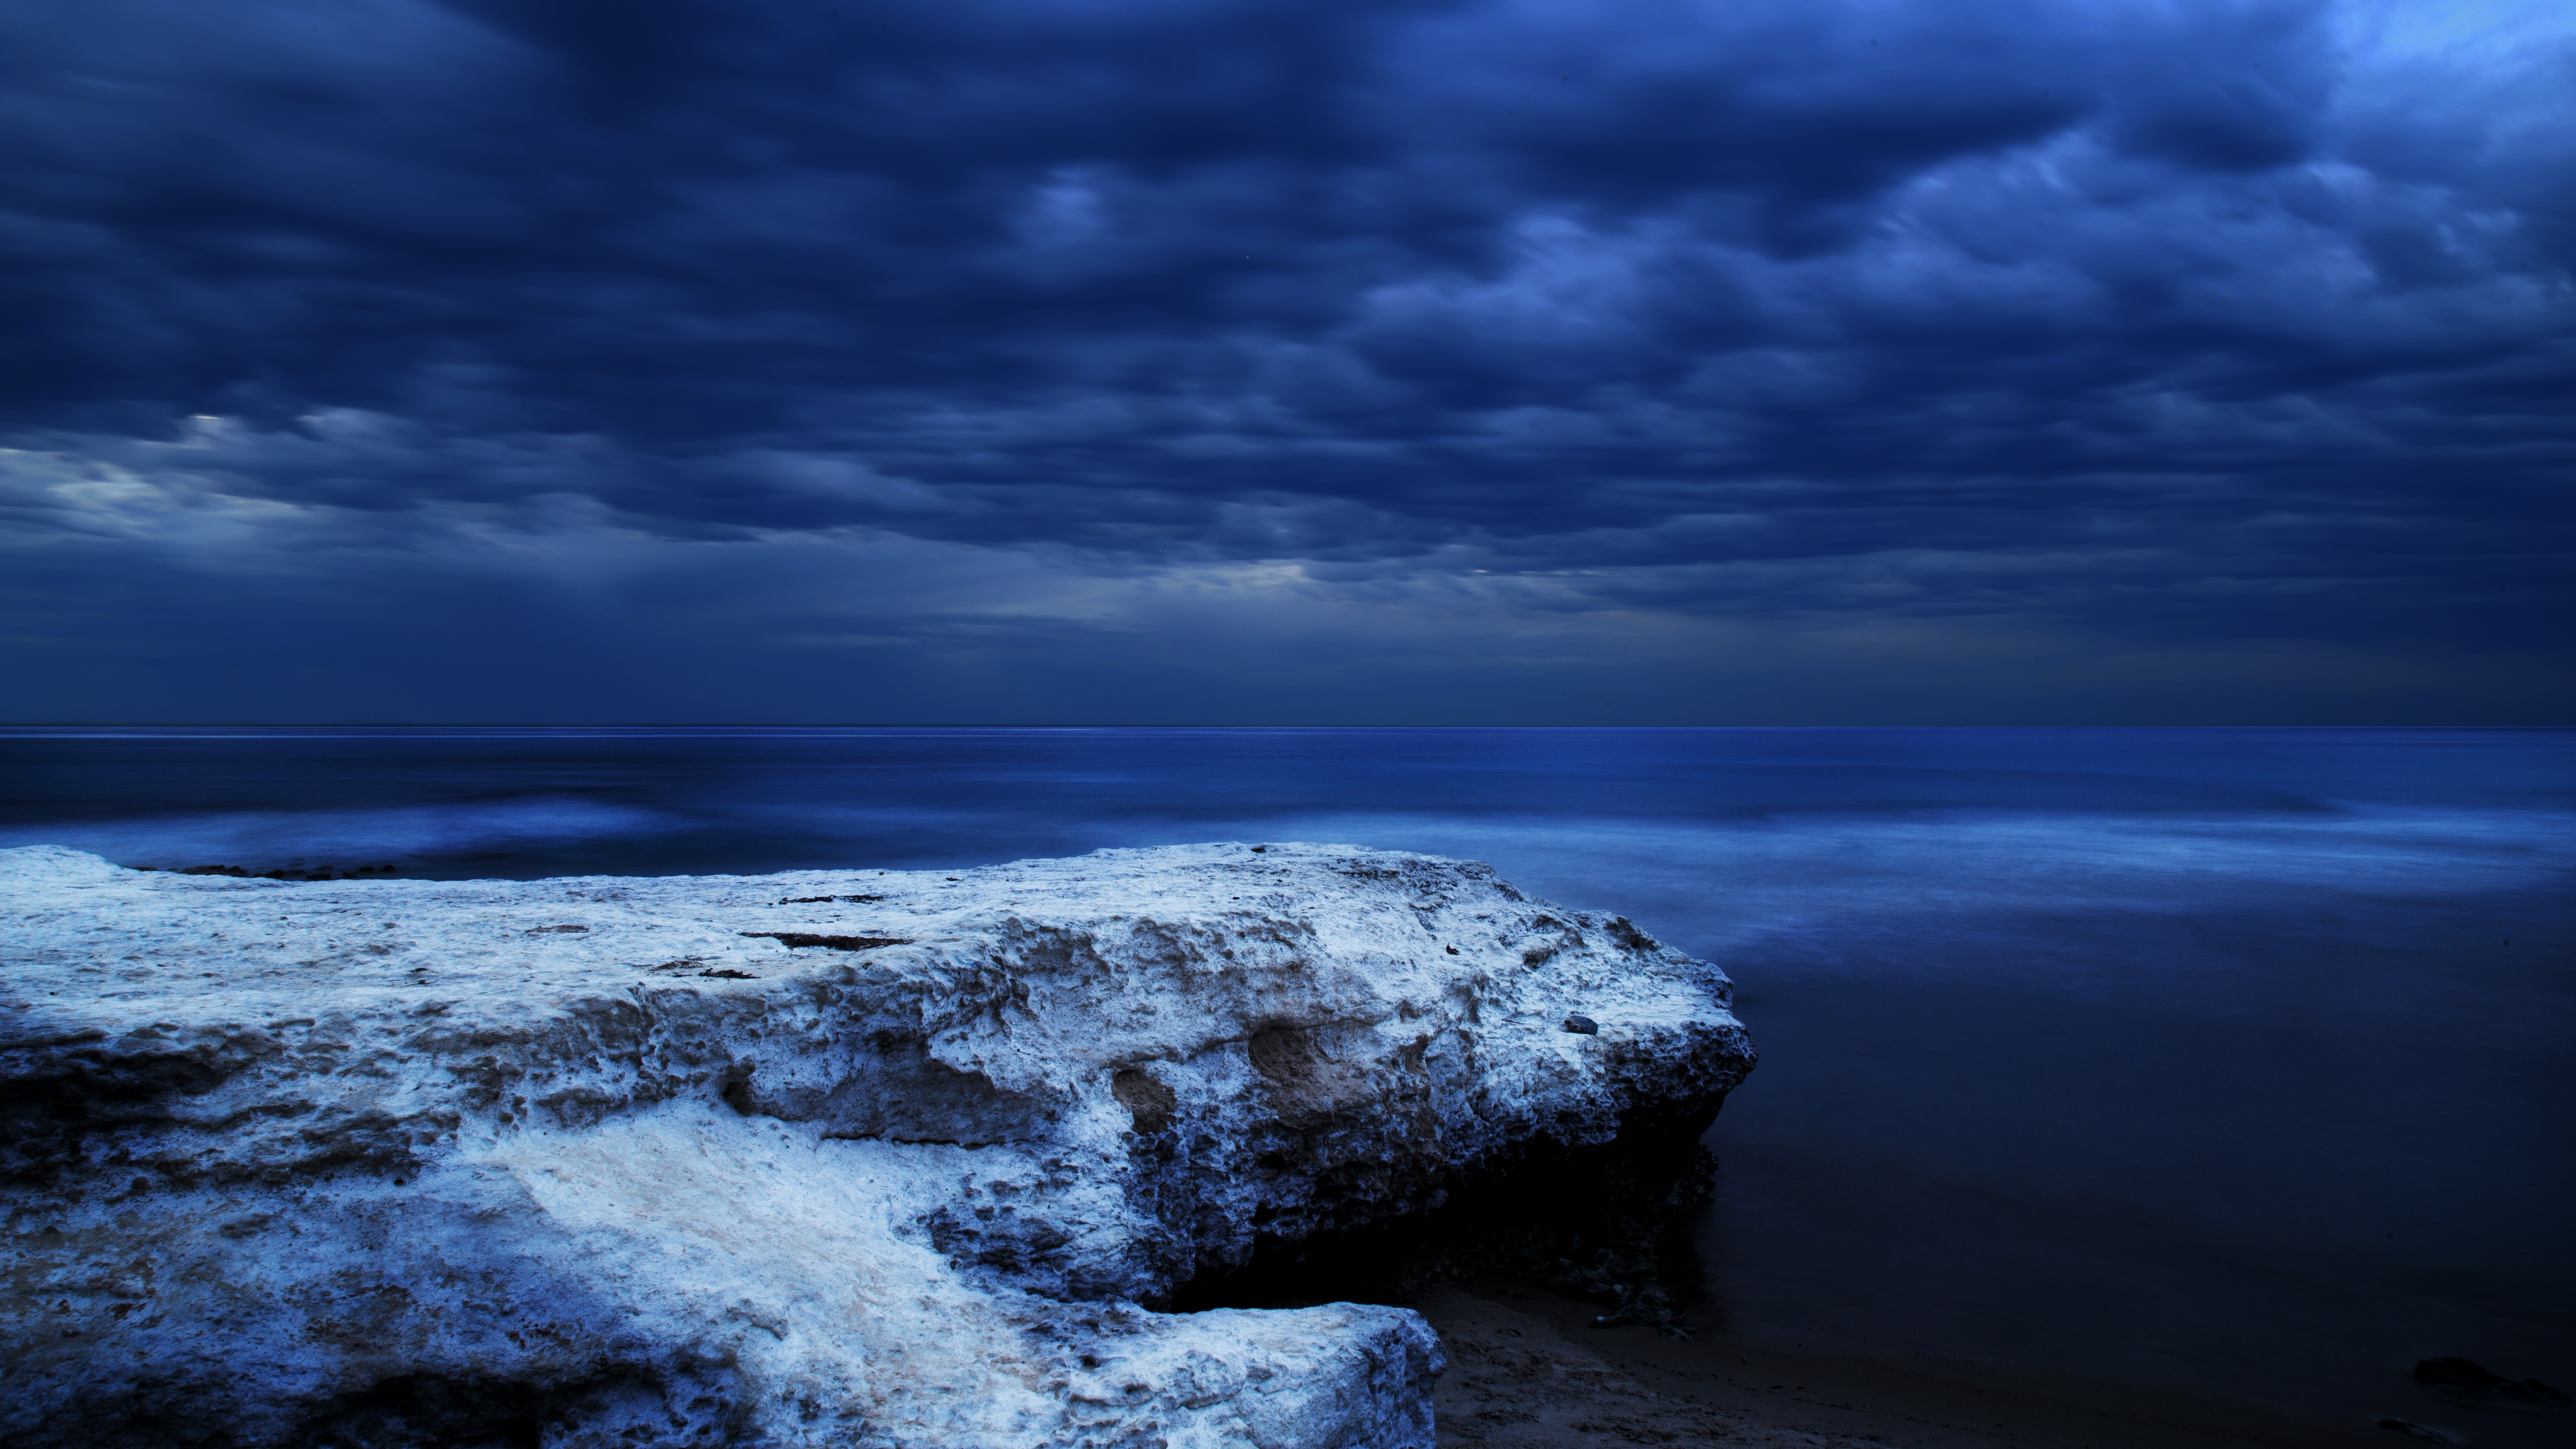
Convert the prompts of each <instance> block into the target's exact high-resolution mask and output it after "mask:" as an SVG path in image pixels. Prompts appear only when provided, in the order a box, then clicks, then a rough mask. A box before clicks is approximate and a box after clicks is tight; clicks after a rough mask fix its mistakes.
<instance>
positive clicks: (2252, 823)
mask: <svg viewBox="0 0 2576 1449" xmlns="http://www.w3.org/2000/svg"><path fill="white" fill-rule="evenodd" d="M1217 839H1244V840H1291V839H1297V840H1324V841H1346V842H1351V843H1356V844H1365V845H1372V846H1379V847H1388V848H1398V849H1413V850H1424V851H1431V852H1436V853H1439V854H1444V855H1455V856H1466V857H1471V858H1477V859H1483V860H1488V861H1491V862H1493V863H1494V864H1495V865H1496V866H1497V867H1498V868H1499V869H1500V870H1501V871H1502V873H1503V874H1504V876H1505V877H1506V878H1508V879H1510V880H1512V881H1514V882H1515V883H1516V884H1518V885H1520V886H1521V887H1522V888H1523V889H1525V890H1528V891H1530V892H1532V893H1534V894H1538V895H1543V896H1547V897H1551V898H1553V899H1557V900H1560V901H1563V902H1565V903H1567V904H1570V905H1576V906H1580V907H1585V908H1594V909H1610V910H1617V911H1620V912H1623V913H1625V914H1628V915H1630V916H1632V917H1634V918H1636V919H1637V920H1638V921H1639V922H1640V923H1641V924H1643V925H1645V926H1646V927H1647V928H1648V929H1650V930H1652V931H1653V932H1655V933H1656V934H1657V935H1659V936H1661V937H1663V938H1665V939H1668V940H1670V941H1672V942H1673V943H1675V944H1677V945H1679V946H1681V947H1683V948H1684V949H1687V950H1689V951H1692V952H1693V953H1694V954H1697V955H1702V956H1706V957H1708V958H1710V959H1713V960H1715V961H1717V962H1719V963H1720V964H1722V965H1723V966H1725V967H1726V969H1727V970H1728V971H1729V972H1730V973H1731V974H1733V975H1734V976H1735V978H1736V979H1737V981H1738V982H1739V984H1740V988H1741V997H1740V1007H1741V1011H1742V1014H1743V1015H1744V1017H1745V1019H1746V1021H1747V1023H1748V1025H1749V1026H1750V1027H1751V1028H1752V1031H1753V1034H1754V1038H1755V1040H1756V1041H1757V1042H1758V1043H1759V1044H1760V1045H1761V1046H1762V1048H1763V1051H1764V1061H1763V1064H1762V1066H1761V1068H1760V1069H1759V1070H1758V1071H1757V1072H1756V1073H1755V1074H1754V1077H1753V1078H1752V1080H1751V1081H1750V1082H1749V1083H1748V1084H1747V1085H1746V1086H1745V1087H1744V1088H1743V1089H1742V1090H1741V1091H1739V1092H1738V1093H1737V1094H1736V1097H1735V1099H1734V1101H1732V1102H1731V1103H1730V1104H1729V1106H1728V1108H1727V1111H1726V1113H1725V1115H1724V1117H1723V1118H1722V1119H1721V1121H1720V1123H1719V1125H1718V1127H1717V1128H1716V1130H1715V1131H1714V1132H1713V1133H1712V1134H1711V1137H1710V1139H1709V1140H1710V1142H1711V1144H1712V1145H1713V1146H1714V1147H1716V1148H1717V1149H1718V1151H1719V1153H1720V1154H1721V1157H1722V1158H1723V1160H1724V1162H1725V1164H1726V1166H1725V1171H1724V1173H1723V1176H1722V1180H1721V1185H1720V1196H1719V1204H1718V1207H1717V1209H1716V1211H1715V1213H1714V1214H1713V1215H1712V1217H1711V1219H1710V1220H1709V1222H1708V1223H1707V1224H1706V1225H1705V1226H1704V1228H1703V1229H1702V1231H1701V1233H1700V1236H1699V1248H1700V1252H1701V1255H1702V1259H1703V1262H1704V1264H1705V1267H1706V1283H1705V1285H1704V1296H1703V1298H1702V1301H1701V1302H1700V1304H1699V1305H1698V1306H1697V1308H1696V1309H1695V1310H1694V1311H1695V1314H1696V1316H1697V1317H1698V1319H1699V1321H1700V1322H1701V1323H1702V1325H1703V1326H1704V1328H1706V1329H1707V1330H1708V1333H1707V1334H1706V1335H1705V1338H1706V1340H1707V1341H1710V1342H1736V1343H1743V1344H1746V1345H1760V1346H1763V1347H1766V1348H1768V1349H1772V1350H1776V1351H1778V1352H1782V1353H1801V1354H1809V1355H1832V1356H1842V1357H1846V1358H1903V1357H1906V1356H1920V1357H1924V1358H1930V1359H1939V1360H1953V1361H1972V1362H1987V1363H1994V1364H2001V1365H2014V1366H2019V1367H2022V1368H2026V1369H2030V1370H2038V1371H2048V1372H2054V1373H2061V1374H2068V1375H2080V1376H2083V1377H2086V1378H2089V1379H2101V1380H2114V1381H2120V1382H2127V1383H2134V1384H2141V1385H2148V1386H2153V1387H2156V1388H2160V1389H2169V1390H2175V1391H2182V1392H2189V1393H2198V1394H2211V1395H2223V1396H2226V1397H2229V1398H2234V1399H2239V1400H2244V1401H2248V1402H2251V1403H2257V1404H2263V1405H2267V1406H2270V1407H2273V1408H2277V1409H2282V1410H2287V1411H2291V1412H2295V1413H2299V1414H2303V1415H2310V1416H2314V1417H2315V1418H2316V1419H2318V1420H2319V1421H2321V1422H2331V1423H2343V1424H2355V1425H2360V1426H2367V1425H2368V1424H2369V1423H2370V1422H2371V1420H2373V1419H2375V1418H2377V1417H2379V1416H2381V1415H2400V1416H2403V1417H2406V1418H2410V1419H2416V1420H2421V1421H2424V1422H2428V1423H2434V1424H2439V1425H2443V1426H2445V1427H2449V1428H2453V1429H2457V1430H2460V1431H2462V1432H2464V1433H2466V1434H2468V1435H2469V1436H2470V1438H2471V1439H2472V1440H2473V1441H2474V1442H2486V1443H2503V1444H2524V1443H2528V1444H2543V1443H2567V1442H2570V1439H2571V1435H2570V1433H2569V1421H2567V1420H2565V1419H2558V1420H2539V1419H2527V1418H2519V1417H2511V1416H2506V1415H2501V1414H2496V1413H2492V1412H2488V1413H2478V1412H2471V1411H2465V1410H2460V1409H2456V1408H2454V1407H2451V1406H2449V1405H2445V1404H2443V1403H2441V1402H2440V1401H2437V1400H2433V1399H2430V1398H2429V1397H2427V1396H2425V1395H2424V1394H2422V1393H2421V1392H2420V1391H2418V1390H2416V1389H2415V1388H2414V1387H2413V1385H2412V1384H2411V1383H2409V1382H2408V1379H2407V1371H2408V1369H2409V1368H2410V1367H2411V1365H2412V1364H2413V1363H2414V1361H2415V1360H2417V1359H2419V1358H2429V1357H2438V1356H2445V1355H2454V1354H2457V1355H2464V1356H2467V1357H2470V1358H2474V1359H2477V1360H2478V1361H2480V1362H2481V1363H2484V1364H2486V1365H2487V1366H2488V1367H2490V1368H2492V1369H2495V1370H2498V1371H2500V1372H2503V1373H2506V1374H2508V1375H2510V1376H2512V1377H2515V1378H2522V1377H2537V1378H2540V1379H2544V1380H2548V1381H2550V1382H2553V1383H2555V1384H2557V1385H2559V1386H2560V1387H2561V1388H2576V1307H2571V1305H2576V1247H2571V1243H2570V1235H2569V1234H2568V1233H2567V1231H2566V1221H2567V1216H2568V1206H2567V1205H2568V1204H2569V1203H2570V1202H2571V1201H2576V1050H2571V1048H2570V1045H2569V1043H2570V1042H2571V1040H2576V904H2571V902H2576V892H2571V890H2570V889H2569V887H2570V884H2571V876H2576V732H2570V731H2545V730H2470V729H2452V730H2433V729H2426V730H2286V729H2263V730H2002V729H1997V730H1963V729H1943V730H1822V729H1820V730H1314V729H1301V730H1205V731H1199V730H935V729H885V730H877V729H853V730H823V729H781V730H746V729H705V730H647V729H489V730H477V729H312V728H299V729H273V730H253V729H167V728H131V729H35V728H20V729H11V730H5V731H0V845H20V844H36V843H53V844H63V845H71V846H76V847H79V848H82V849H87V850H94V851H97V852H98V853H100V854H102V855H105V856H107V857H108V858H109V859H112V860H116V861H120V862H122V863H125V864H129V865H149V866H157V867H163V868H184V867H188V866H196V865H204V864H225V865H236V866H241V867H245V868H248V869H252V870H268V869H279V868H289V867H293V868H302V869H316V868H338V869H347V868H350V867H355V866H360V865H374V864H378V863H390V864H392V865H394V866H395V867H396V868H397V869H398V871H399V872H400V873H401V874H405V875H413V876H436V877H444V878H460V877H474V876H506V877H519V878H528V877H536V876H546V875H563V874H590V873H603V874H674V873H690V874H712V873H751V872H763V871H771V870H781V869H789V868H804V867H833V866H861V865H868V866H878V867H889V868H892V867H929V866H952V867H953V866H966V865H978V864H988V863H994V862H999V861H1005V860H1011V859H1018V858H1024V857H1032V856H1052V855H1064V854H1073V853H1079V852H1083V851H1088V850H1092V849H1097V848H1100V847H1103V846H1125V845H1155V844H1166V843H1177V842H1186V841H1199V840H1217ZM2381 1437H2385V1438H2388V1439H2390V1440H2391V1441H2392V1442H2394V1441H2395V1436H2386V1435H2383V1436H2381Z"/></svg>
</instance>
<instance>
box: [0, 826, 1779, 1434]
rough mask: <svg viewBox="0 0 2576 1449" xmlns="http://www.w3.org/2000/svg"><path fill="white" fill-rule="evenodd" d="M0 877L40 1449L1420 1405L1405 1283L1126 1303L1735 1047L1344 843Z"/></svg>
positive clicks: (1531, 918) (1346, 1217)
mask: <svg viewBox="0 0 2576 1449" xmlns="http://www.w3.org/2000/svg"><path fill="white" fill-rule="evenodd" d="M0 892H5V899H0V909H5V910H6V912H7V914H8V919H9V921H10V928H9V944H8V946H7V947H6V948H5V952H6V971H5V977H0V993H5V995H0V1079H5V1088H6V1089H5V1093H0V1114H5V1115H6V1118H7V1121H6V1129H7V1130H6V1132H5V1134H0V1153H5V1156H0V1172H5V1186H0V1205H5V1208H6V1212H7V1231H8V1232H9V1233H10V1235H11V1244H10V1246H11V1258H12V1277H11V1283H10V1288H9V1291H8V1294H7V1296H6V1297H5V1299H0V1336H4V1337H5V1339H6V1345H7V1347H6V1352H7V1355H8V1361H9V1363H10V1366H11V1367H10V1380H11V1392H10V1394H9V1396H8V1402H7V1403H6V1404H5V1406H0V1438H5V1439H6V1440H7V1442H9V1443H12V1444H16V1445H27V1446H39V1445H75V1444H76V1445H80V1446H83V1449H100V1446H110V1445H120V1444H144V1443H151V1444H205V1445H217V1444H222V1445H238V1446H251V1445H270V1444H281V1445H282V1444H322V1443H331V1444H366V1445H370V1446H375V1445H432V1444H436V1445H448V1444H474V1443H514V1444H515V1443H527V1444H535V1443H539V1442H543V1443H546V1444H549V1445H567V1446H571V1445H584V1446H587V1445H601V1446H605V1445H609V1444H633V1443H639V1442H640V1443H652V1444H667V1445H715V1444H763V1445H791V1444H792V1445H826V1444H828V1445H853V1446H855V1445H926V1444H940V1445H972V1446H994V1449H1002V1446H1010V1449H1023V1446H1030V1445H1069V1446H1070V1445H1137V1446H1143V1445H1149V1444H1166V1445H1170V1446H1175V1449H1178V1446H1190V1445H1214V1444H1254V1445H1261V1446H1272V1449H1285V1446H1353V1449H1357V1446H1406V1445H1424V1446H1427V1445H1429V1444H1430V1443H1431V1441H1432V1431H1431V1422H1430V1413H1431V1411H1430V1387H1431V1383H1432V1380H1433V1379H1434V1378H1435V1377H1436V1376H1437V1374H1438V1373H1439V1371H1440V1367H1441V1357H1440V1350H1439V1347H1438V1344H1437V1342H1436V1340H1435V1339H1434V1337H1433V1336H1432V1334H1431V1333H1430V1331H1429V1330H1428V1328H1427V1327H1426V1326H1425V1325H1424V1324H1423V1323H1422V1321H1421V1319H1420V1318H1419V1317H1417V1316H1416V1315H1414V1314H1412V1313H1411V1312H1409V1311H1405V1310H1402V1309H1396V1308H1388V1307H1380V1306H1371V1305H1364V1304H1354V1303H1336V1304H1327V1305H1323V1306H1319V1307H1310V1308H1301V1309H1295V1310H1259V1311H1256V1310H1248V1309H1214V1310H1210V1311H1207V1312H1200V1313H1188V1314H1176V1313H1164V1312H1156V1311H1153V1310H1154V1309H1156V1308H1158V1307H1167V1306H1169V1305H1170V1304H1171V1302H1172V1301H1173V1297H1174V1294H1175V1292H1176V1290H1179V1289H1180V1288H1181V1287H1182V1286H1183V1285H1185V1284H1187V1283H1188V1282H1189V1281H1190V1280H1191V1279H1192V1278H1193V1277H1198V1276H1200V1275H1221V1274H1223V1273H1224V1272H1226V1271H1227V1270H1229V1269H1234V1268H1239V1267H1241V1266H1242V1265H1244V1264H1246V1263H1247V1262H1250V1261H1251V1260H1252V1259H1253V1258H1254V1256H1255V1254H1256V1251H1257V1250H1265V1249H1267V1248H1268V1247H1269V1246H1271V1245H1276V1244H1280V1243H1296V1242H1299V1241H1301V1240H1308V1239H1317V1238H1319V1237H1323V1236H1328V1235H1333V1234H1339V1233H1346V1232H1348V1231H1349V1230H1351V1229H1353V1228H1357V1227H1360V1226H1362V1225H1366V1224H1369V1223H1372V1222H1378V1221H1383V1220H1386V1219H1389V1218H1391V1217H1394V1216H1396V1215H1401V1214H1407V1213H1413V1212H1416V1211H1419V1210H1421V1209H1423V1208H1426V1207H1429V1206H1433V1205H1436V1204H1437V1203H1439V1202H1440V1201H1441V1200H1442V1198H1443V1196H1444V1194H1445V1192H1446V1191H1447V1189H1448V1188H1449V1187H1450V1186H1451V1185H1453V1184H1460V1183H1468V1182H1473V1181H1475V1180H1477V1176H1476V1174H1477V1172H1478V1170H1479V1169H1480V1168H1488V1167H1490V1166H1491V1165H1492V1164H1494V1163H1496V1162H1500V1161H1504V1160H1507V1159H1509V1158H1511V1157H1512V1156H1513V1155H1514V1154H1518V1153H1524V1152H1526V1151H1528V1150H1529V1149H1530V1148H1532V1147H1533V1146H1535V1145H1545V1144H1564V1145H1568V1146H1580V1145H1583V1144H1594V1143H1602V1142H1606V1141H1609V1140H1610V1139H1612V1138H1613V1137H1615V1136H1617V1135H1619V1134H1620V1133H1621V1132H1622V1131H1623V1129H1635V1128H1638V1127H1639V1126H1640V1125H1641V1124H1648V1125H1651V1126H1652V1127H1653V1128H1654V1129H1655V1130H1657V1131H1659V1132H1662V1133H1665V1134H1675V1133H1680V1134H1688V1133H1690V1132H1691V1131H1692V1130H1693V1125H1694V1124H1701V1125H1704V1124H1705V1122H1706V1120H1707V1119H1708V1117H1709V1116H1711V1115H1712V1114H1714V1112H1715V1111H1716V1109H1717V1106H1718V1104H1719V1102H1720V1101H1721V1100H1722V1099H1723V1097H1724V1095H1725V1093H1726V1092H1727V1090H1728V1089H1730V1088H1731V1087H1733V1086H1734V1085H1735V1084H1736V1083H1737V1082H1738V1081H1739V1080H1741V1079H1742V1077H1743V1075H1744V1073H1745V1071H1746V1070H1748V1069H1749V1067H1750V1066H1751V1064H1752V1051H1751V1048H1750V1046H1749V1045H1748V1044H1747V1042H1746V1041H1745V1038H1744V1034H1743V1031H1742V1028H1741V1027H1740V1026H1739V1025H1738V1024H1737V1023H1736V1021H1735V1019H1734V1018H1733V1017H1732V1016H1731V1015H1730V1014H1729V1013H1728V1011H1727V1010H1726V1003H1727V1000H1728V986H1727V983H1726V981H1725V978H1724V977H1723V976H1722V975H1721V974H1719V973H1718V972H1717V971H1716V970H1715V969H1714V968H1712V967H1710V966H1707V965H1705V964H1704V963H1701V962H1697V961H1694V960H1692V959H1690V958H1688V957H1686V956H1684V955H1682V954H1680V953H1679V952H1676V951H1673V950H1671V949H1669V948H1666V947H1664V946H1662V945H1660V944H1658V943H1656V942H1655V941H1654V940H1653V939H1652V938H1650V937H1648V936H1646V935H1644V934H1643V933H1642V932H1639V931H1638V930H1636V929H1635V928H1634V927H1633V926H1630V925H1629V924H1628V923H1627V922H1626V921H1624V920H1621V919H1619V918H1616V917H1596V916H1590V915H1585V914H1583V913H1580V912H1572V911H1566V910H1562V909H1559V908H1555V907H1549V906H1544V905H1542V904H1540V903H1537V902H1533V901H1530V900H1528V899H1526V898H1524V897H1523V896H1521V895H1520V894H1519V893H1518V892H1517V891H1515V890H1513V889H1512V888H1511V887H1510V886H1508V885H1506V884H1504V883H1502V882H1501V881H1498V880H1496V879H1495V878H1494V876H1493V874H1492V872H1491V871H1490V870H1489V869H1488V868H1486V867H1484V866H1480V865H1470V864H1460V863H1456V862H1450V861H1443V860H1438V859H1434V858H1430V857H1425V856H1416V855H1406V854H1398V853H1390V852H1369V851H1361V850H1356V849H1352V848H1348V847H1327V846H1306V845H1274V846H1269V847H1266V848H1262V847H1245V846H1240V845H1209V846H1191V847H1175V848H1169V849H1160V850H1134V851H1104V852H1101V853H1099V854H1096V855H1091V856H1086V857H1082V858H1079V859H1073V860H1060V861H1029V862H1021V863H1019V864H1014V865H1007V866H997V867H993V868H991V869H986V870H977V871H971V872H961V873H960V874H959V875H958V876H955V877H949V876H942V875H930V874H903V873H888V872H879V871H861V872H850V871H802V872H794V873H789V874H784V875H776V876H763V877H730V876H719V877H695V878H690V877H676V878H664V879H616V878H582V879H567V880H549V881H533V882H496V881H473V882H458V883H447V882H429V881H404V880H373V881H335V882H325V883H294V882H286V881H278V880H267V879H249V878H238V877H230V876H182V875H177V874H143V873H137V872H131V871H126V870H122V869H120V868H118V867H115V866H112V865H110V864H108V863H107V862H105V861H102V860H99V859H98V858H96V857H94V856H88V855H83V854H81V853H79V852H75V851H69V850H62V849H58V848H51V847H37V848H31V849H20V850H10V851H0ZM1578 1001H1580V1002H1582V1003H1585V1004H1586V1005H1587V1006H1589V1007H1590V1008H1591V1009H1592V1010H1594V1011H1599V1012H1602V1013H1604V1016H1605V1019H1607V1020H1610V1021H1612V1022H1614V1023H1615V1024H1613V1025H1609V1026H1603V1027H1601V1028H1600V1029H1599V1030H1598V1031H1597V1033H1594V1034H1586V1035H1577V1034H1573V1033H1568V1032H1566V1031H1563V1030H1561V1029H1560V1023H1561V1022H1563V1021H1564V1020H1565V1019H1566V1017H1567V1013H1568V1009H1569V1007H1570V1006H1571V1005H1572V1004H1574V1003H1576V1002H1578Z"/></svg>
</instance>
